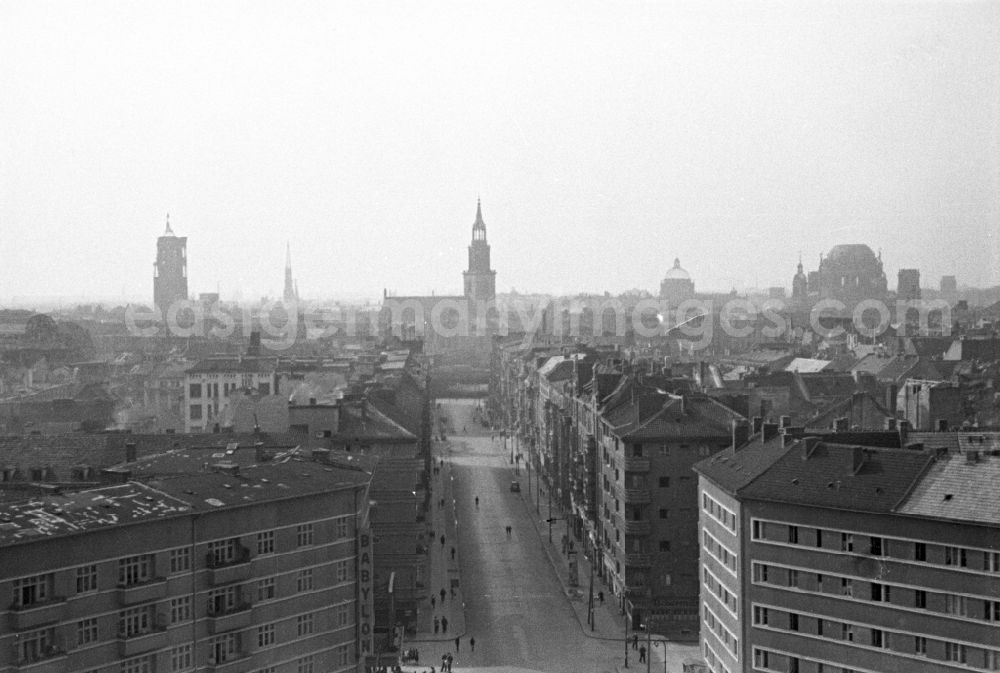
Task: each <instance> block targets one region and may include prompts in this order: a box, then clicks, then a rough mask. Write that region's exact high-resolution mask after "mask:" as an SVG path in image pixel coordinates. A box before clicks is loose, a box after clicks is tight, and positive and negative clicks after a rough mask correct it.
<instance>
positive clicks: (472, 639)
mask: <svg viewBox="0 0 1000 673" xmlns="http://www.w3.org/2000/svg"><path fill="white" fill-rule="evenodd" d="M469 649H470V650H472V651H473V652H475V651H476V637H475V636H472V637H470V638H469Z"/></svg>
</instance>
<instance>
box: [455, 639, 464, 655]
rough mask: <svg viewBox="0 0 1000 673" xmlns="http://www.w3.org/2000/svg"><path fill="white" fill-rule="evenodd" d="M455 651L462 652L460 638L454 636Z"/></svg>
mask: <svg viewBox="0 0 1000 673" xmlns="http://www.w3.org/2000/svg"><path fill="white" fill-rule="evenodd" d="M455 651H456V652H461V651H462V637H461V636H455Z"/></svg>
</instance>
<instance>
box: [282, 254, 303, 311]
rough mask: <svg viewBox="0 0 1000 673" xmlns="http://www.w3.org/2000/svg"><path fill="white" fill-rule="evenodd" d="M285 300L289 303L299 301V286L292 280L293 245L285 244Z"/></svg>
mask: <svg viewBox="0 0 1000 673" xmlns="http://www.w3.org/2000/svg"><path fill="white" fill-rule="evenodd" d="M283 299H284V300H285V302H287V303H294V302H297V301H298V300H299V287H298V284H297V283H296V282H295V281H293V280H292V244H291V243H290V242H287V241H286V242H285V292H284V295H283Z"/></svg>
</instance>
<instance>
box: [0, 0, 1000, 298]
mask: <svg viewBox="0 0 1000 673" xmlns="http://www.w3.org/2000/svg"><path fill="white" fill-rule="evenodd" d="M57 7H58V9H59V11H56V12H52V11H44V10H40V9H36V8H35V7H34V6H19V7H13V6H6V7H4V9H2V10H0V15H2V16H3V18H4V20H3V21H2V22H0V23H2V24H3V25H4V26H5V28H3V29H0V30H3V32H4V33H5V35H4V38H5V39H4V40H2V43H3V44H4V45H5V46H2V47H0V56H2V57H3V58H2V59H0V60H2V61H3V62H4V63H5V64H7V65H6V66H5V67H0V81H2V82H3V84H4V87H5V89H6V90H8V91H14V92H16V94H15V95H14V96H10V97H5V100H4V101H2V102H0V121H2V122H3V124H2V125H0V128H2V129H3V130H0V140H2V142H3V145H4V147H5V148H6V150H5V153H6V155H7V159H8V161H6V162H4V163H3V164H2V165H0V182H2V184H4V185H5V194H4V197H3V198H0V222H3V224H4V230H5V232H7V237H6V240H5V246H4V247H5V250H6V251H7V254H6V255H5V256H4V264H3V265H2V267H0V287H2V288H3V289H2V290H0V297H3V299H4V300H5V301H6V300H9V298H11V297H44V296H49V297H79V296H89V297H101V298H108V299H111V298H114V297H121V296H123V295H124V296H127V297H149V296H151V295H152V273H151V271H152V269H151V267H152V262H153V259H154V253H155V248H154V244H153V241H155V238H156V237H157V236H159V235H160V234H161V232H162V231H163V226H164V221H165V216H166V213H167V212H169V213H171V222H172V226H173V228H174V230H175V231H176V232H177V234H178V236H186V237H188V239H189V255H190V269H189V278H190V292H191V294H192V295H197V294H198V293H200V292H212V291H215V290H216V288H220V289H221V290H222V294H223V297H224V298H230V299H231V298H234V295H235V294H236V293H237V291H238V296H241V297H242V298H243V299H244V300H250V299H255V298H258V297H260V296H263V295H269V296H272V297H277V296H280V294H281V288H282V281H283V276H282V271H283V267H282V259H281V248H282V247H283V244H285V243H286V241H291V245H292V247H293V248H295V260H294V261H295V279H296V281H297V282H299V281H300V284H301V286H302V289H303V295H304V296H305V297H316V298H320V297H330V296H356V297H370V298H377V297H379V296H380V295H381V293H382V290H383V288H388V289H389V290H390V291H396V292H398V293H401V294H416V293H429V292H430V291H432V290H433V291H434V292H436V293H438V294H449V293H453V292H455V291H457V290H458V289H460V287H461V284H460V283H461V279H460V278H459V272H460V270H461V269H462V267H463V263H462V262H463V257H464V251H465V247H466V245H467V244H468V239H469V233H470V229H471V225H472V223H473V220H474V217H473V216H474V211H473V207H474V205H473V203H474V201H475V199H476V198H477V196H478V197H481V198H482V200H483V215H484V218H485V220H486V223H487V226H488V227H489V230H490V244H491V246H492V247H493V259H494V267H495V268H496V269H497V271H498V274H497V291H498V292H499V293H506V292H509V291H510V289H511V288H516V289H517V290H518V291H520V292H540V293H542V292H544V293H553V294H562V293H566V294H569V293H576V292H602V291H605V290H607V291H610V292H612V293H618V292H623V291H626V290H629V289H632V288H640V289H645V290H648V291H650V292H652V293H655V292H656V288H657V287H658V285H659V282H660V280H661V279H662V278H663V275H664V274H665V273H666V271H667V270H668V269H669V268H670V267H671V265H672V261H673V259H674V258H675V257H677V258H680V260H681V264H682V265H683V266H684V268H685V269H687V270H688V271H689V272H690V274H691V276H692V278H693V279H694V281H695V282H696V284H697V286H698V289H699V290H705V291H710V290H712V291H728V290H729V289H731V288H735V289H737V290H738V291H742V290H745V289H747V288H750V287H757V288H765V287H768V286H773V285H780V286H782V287H785V288H790V284H791V278H792V275H793V274H794V272H795V266H796V264H797V262H798V259H799V255H800V254H801V255H802V257H803V260H804V263H805V267H806V268H807V269H810V268H815V267H816V265H817V264H818V258H819V255H820V254H821V253H825V252H826V251H828V250H829V249H830V248H832V247H833V246H834V245H837V244H840V243H864V244H867V245H869V246H870V247H871V248H872V249H873V250H876V251H878V250H879V249H881V250H882V252H883V259H884V260H885V263H886V273H887V275H888V277H889V279H890V287H894V286H895V276H896V272H897V271H898V269H900V268H918V269H920V272H921V284H922V285H923V286H925V287H936V285H937V282H938V280H939V279H940V277H941V276H943V275H956V276H957V277H958V281H959V284H960V285H969V286H978V287H986V286H992V285H996V284H998V283H1000V275H998V274H1000V254H998V252H997V251H998V248H997V245H998V241H997V236H996V234H995V232H996V230H997V228H998V220H1000V216H998V214H1000V205H998V203H1000V188H998V186H1000V177H998V176H1000V163H998V159H997V157H998V156H1000V153H998V152H997V150H998V149H1000V143H998V133H997V129H998V119H1000V95H998V91H1000V86H998V83H1000V65H998V64H997V63H996V62H995V59H993V58H992V56H991V54H992V51H991V48H990V47H991V36H992V35H993V34H995V32H996V30H997V27H998V26H1000V10H998V8H997V7H996V6H991V5H989V4H975V3H971V4H963V5H943V4H926V5H895V4H893V5H888V4H882V5H876V6H873V7H872V6H865V5H861V6H835V5H834V6H831V5H822V4H809V5H807V7H806V8H804V9H799V8H794V7H780V6H778V5H774V4H761V3H755V4H751V5H740V6H737V7H735V8H732V7H730V6H729V5H726V4H717V5H711V6H709V7H708V8H701V7H698V8H695V6H693V5H675V6H669V7H667V6H664V7H655V6H654V7H647V8H642V9H640V8H638V7H628V6H625V7H616V8H615V9H611V8H604V7H600V6H597V5H591V6H586V7H585V8H584V9H583V10H581V11H579V12H570V10H569V5H549V6H546V7H542V8H535V7H529V6H527V5H522V6H515V8H514V11H512V12H505V11H503V9H502V8H501V7H499V6H493V5H481V6H477V7H475V8H465V7H462V6H458V5H445V4H434V5H429V6H425V8H424V9H423V10H418V9H415V8H408V9H405V10H404V9H399V8H397V11H396V12H395V13H389V12H385V11H383V10H385V9H386V8H387V6H380V7H376V8H374V9H368V8H365V7H362V6H355V5H339V6H336V7H335V8H326V7H325V6H322V5H299V6H297V7H296V9H295V10H293V11H289V12H278V10H277V7H276V6H274V5H268V4H266V3H264V4H253V5H250V6H248V7H247V8H246V9H245V10H243V9H241V10H240V11H236V10H237V6H236V5H216V6H213V7H212V8H210V9H204V10H199V11H198V12H197V13H196V12H195V10H194V9H193V8H186V7H184V6H181V7H180V8H179V9H178V10H177V11H176V12H174V11H171V12H165V11H163V10H159V9H155V8H153V9H151V8H148V7H147V8H142V9H139V8H124V9H123V8H115V11H107V12H104V13H101V12H95V11H91V8H89V7H88V8H86V9H85V8H79V7H73V6H72V5H68V4H66V5H62V4H59V5H57ZM108 7H110V6H108ZM240 7H242V6H240ZM730 9H732V10H733V11H729V10H730ZM536 64H541V65H537V66H536ZM248 242H249V244H248ZM540 260H542V261H544V263H539V261H540Z"/></svg>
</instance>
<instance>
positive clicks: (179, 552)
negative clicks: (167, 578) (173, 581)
mask: <svg viewBox="0 0 1000 673" xmlns="http://www.w3.org/2000/svg"><path fill="white" fill-rule="evenodd" d="M186 570H191V548H190V547H183V548H181V549H171V550H170V572H171V573H180V572H184V571H186Z"/></svg>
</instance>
